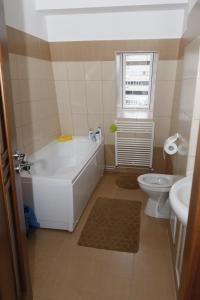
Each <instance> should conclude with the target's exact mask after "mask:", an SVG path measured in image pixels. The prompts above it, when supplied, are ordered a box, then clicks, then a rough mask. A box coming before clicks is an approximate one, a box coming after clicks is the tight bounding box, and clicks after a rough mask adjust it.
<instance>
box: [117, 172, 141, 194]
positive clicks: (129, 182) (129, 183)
mask: <svg viewBox="0 0 200 300" xmlns="http://www.w3.org/2000/svg"><path fill="white" fill-rule="evenodd" d="M138 176H139V175H138V174H131V175H120V176H118V177H117V179H116V184H117V186H118V187H120V188H123V189H128V190H131V189H139V185H138V182H137V178H138Z"/></svg>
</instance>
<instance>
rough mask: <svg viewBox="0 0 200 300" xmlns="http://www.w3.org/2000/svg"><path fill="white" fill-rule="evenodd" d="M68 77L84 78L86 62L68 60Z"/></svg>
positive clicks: (72, 78)
mask: <svg viewBox="0 0 200 300" xmlns="http://www.w3.org/2000/svg"><path fill="white" fill-rule="evenodd" d="M67 69H68V76H69V77H68V78H69V80H84V79H85V73H84V64H83V63H82V62H68V63H67Z"/></svg>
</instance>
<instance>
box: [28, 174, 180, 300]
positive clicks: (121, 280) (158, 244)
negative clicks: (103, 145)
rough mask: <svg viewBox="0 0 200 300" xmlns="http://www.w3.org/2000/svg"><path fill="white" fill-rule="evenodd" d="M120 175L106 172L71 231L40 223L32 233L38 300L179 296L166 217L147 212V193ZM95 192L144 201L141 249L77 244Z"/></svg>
mask: <svg viewBox="0 0 200 300" xmlns="http://www.w3.org/2000/svg"><path fill="white" fill-rule="evenodd" d="M116 177H117V174H112V173H106V174H105V175H104V176H103V178H102V179H101V181H100V183H99V184H98V185H97V187H96V190H95V191H94V193H93V195H92V197H91V199H90V201H89V203H88V205H87V207H86V209H85V211H84V213H83V215H82V217H81V219H80V221H79V223H78V225H77V227H76V228H75V231H74V232H73V233H69V232H66V231H58V230H45V229H39V230H36V231H35V232H32V233H31V234H30V236H29V239H28V245H29V257H30V267H31V277H32V285H33V293H34V300H55V299H56V300H112V299H115V300H146V299H148V300H149V299H152V300H157V299H158V300H175V299H176V298H175V285H174V278H173V269H172V260H171V253H170V245H169V239H168V222H167V221H166V220H159V219H155V218H151V217H148V216H146V215H145V214H144V206H145V203H146V201H147V196H146V194H145V193H143V192H142V191H141V190H140V189H137V190H125V189H121V188H119V187H118V186H117V185H116V184H115V181H116ZM97 197H108V198H117V199H129V200H136V201H141V202H142V213H141V237H140V248H139V252H138V253H136V254H132V253H125V252H117V251H110V250H102V249H94V248H87V247H82V246H79V245H78V240H79V236H80V234H81V231H82V229H83V226H84V224H85V223H86V221H87V218H88V216H89V214H90V212H91V210H92V207H93V205H94V203H95V200H96V198H97Z"/></svg>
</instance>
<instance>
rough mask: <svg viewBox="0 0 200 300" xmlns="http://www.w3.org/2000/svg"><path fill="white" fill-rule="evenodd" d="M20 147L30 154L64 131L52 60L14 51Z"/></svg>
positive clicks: (17, 127)
mask: <svg viewBox="0 0 200 300" xmlns="http://www.w3.org/2000/svg"><path fill="white" fill-rule="evenodd" d="M9 58H10V72H11V79H12V93H13V101H14V114H15V122H16V130H17V144H18V149H19V150H22V151H25V152H26V153H28V154H30V153H33V152H34V151H36V150H38V149H40V148H41V147H43V146H44V145H46V144H48V143H49V142H51V141H52V140H53V139H55V137H56V136H57V135H59V134H60V124H59V118H58V107H57V101H56V91H55V82H54V78H53V71H52V65H51V62H49V61H47V60H43V59H38V58H32V57H28V56H22V55H16V54H10V56H9Z"/></svg>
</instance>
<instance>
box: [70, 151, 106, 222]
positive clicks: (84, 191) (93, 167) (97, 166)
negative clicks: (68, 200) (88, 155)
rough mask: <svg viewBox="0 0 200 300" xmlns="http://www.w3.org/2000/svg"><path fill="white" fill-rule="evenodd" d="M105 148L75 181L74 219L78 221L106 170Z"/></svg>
mask: <svg viewBox="0 0 200 300" xmlns="http://www.w3.org/2000/svg"><path fill="white" fill-rule="evenodd" d="M103 149H104V148H103V147H101V148H100V149H99V151H98V152H97V153H96V155H95V156H94V157H93V158H92V159H91V160H90V161H89V162H88V164H87V166H86V167H85V168H84V169H83V170H82V172H81V174H80V175H79V177H78V178H77V179H76V181H75V182H74V183H73V203H74V221H75V224H74V226H75V225H76V223H77V222H78V220H79V218H80V216H81V214H82V213H83V210H84V208H85V207H86V205H87V202H88V200H89V199H90V196H91V194H92V193H93V191H94V189H95V187H96V185H97V183H98V181H99V180H100V178H101V176H102V175H103V170H104V150H103Z"/></svg>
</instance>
